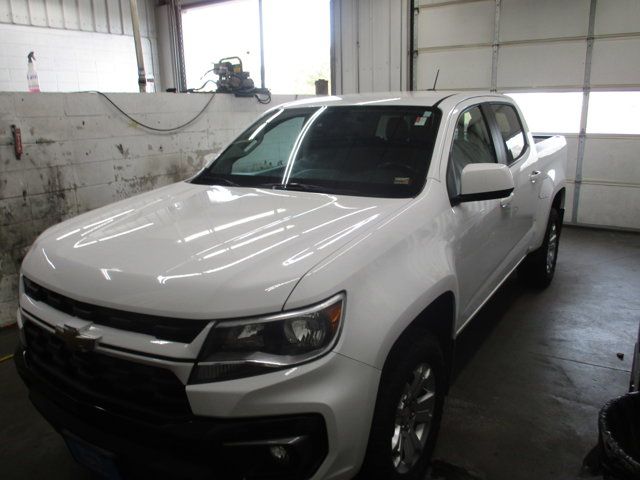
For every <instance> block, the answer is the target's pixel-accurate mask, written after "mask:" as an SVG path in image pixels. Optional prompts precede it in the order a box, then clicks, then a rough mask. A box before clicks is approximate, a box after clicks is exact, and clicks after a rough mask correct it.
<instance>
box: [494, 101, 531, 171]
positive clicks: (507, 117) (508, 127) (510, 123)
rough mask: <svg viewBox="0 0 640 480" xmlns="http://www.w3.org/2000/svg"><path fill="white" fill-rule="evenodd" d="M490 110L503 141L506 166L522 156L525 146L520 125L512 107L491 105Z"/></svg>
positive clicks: (497, 104)
mask: <svg viewBox="0 0 640 480" xmlns="http://www.w3.org/2000/svg"><path fill="white" fill-rule="evenodd" d="M491 109H492V110H493V115H494V117H495V119H496V123H497V124H498V129H499V130H500V135H502V140H503V141H504V147H505V151H506V153H507V164H509V165H511V164H512V163H513V162H515V161H516V160H518V159H519V158H520V157H521V156H522V154H523V153H524V151H525V148H526V146H527V141H526V139H525V136H524V130H523V128H522V123H521V122H520V118H519V117H518V113H517V112H516V109H515V108H513V105H509V104H506V103H492V104H491Z"/></svg>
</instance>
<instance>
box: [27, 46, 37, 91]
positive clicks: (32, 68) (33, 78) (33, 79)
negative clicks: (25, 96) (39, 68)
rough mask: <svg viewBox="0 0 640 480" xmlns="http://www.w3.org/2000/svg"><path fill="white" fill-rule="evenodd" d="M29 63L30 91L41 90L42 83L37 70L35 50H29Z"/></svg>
mask: <svg viewBox="0 0 640 480" xmlns="http://www.w3.org/2000/svg"><path fill="white" fill-rule="evenodd" d="M27 60H28V61H29V64H28V65H27V83H28V84H29V91H30V92H39V91H40V83H39V82H38V72H36V56H35V55H34V54H33V52H29V55H27Z"/></svg>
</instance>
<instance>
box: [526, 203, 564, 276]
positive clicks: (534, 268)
mask: <svg viewBox="0 0 640 480" xmlns="http://www.w3.org/2000/svg"><path fill="white" fill-rule="evenodd" d="M561 230H562V222H561V218H560V214H559V213H558V211H557V210H556V209H555V208H552V209H551V211H550V212H549V221H548V222H547V229H546V231H545V235H544V242H543V243H542V246H541V247H540V248H538V249H537V250H534V251H533V252H531V253H529V255H527V257H526V258H525V259H524V261H523V262H522V263H521V264H520V266H519V267H518V278H519V279H520V280H522V281H523V282H524V283H525V284H527V285H529V286H532V287H535V288H546V287H548V286H549V285H550V284H551V280H553V275H554V274H555V272H556V263H557V261H558V247H559V245H560V232H561ZM552 250H553V251H552ZM551 255H552V258H550V256H551Z"/></svg>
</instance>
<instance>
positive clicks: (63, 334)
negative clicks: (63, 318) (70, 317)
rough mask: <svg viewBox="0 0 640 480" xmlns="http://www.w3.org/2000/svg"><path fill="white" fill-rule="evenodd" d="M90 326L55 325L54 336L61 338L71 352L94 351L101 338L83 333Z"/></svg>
mask: <svg viewBox="0 0 640 480" xmlns="http://www.w3.org/2000/svg"><path fill="white" fill-rule="evenodd" d="M90 326H91V324H89V325H87V326H85V327H82V328H77V327H72V326H71V325H66V324H65V325H56V335H57V336H58V337H59V338H61V339H62V340H63V341H64V343H66V344H67V346H69V347H70V348H71V349H73V350H79V351H81V352H90V351H92V350H95V348H96V346H97V345H98V343H99V342H100V339H101V338H102V337H101V336H99V335H90V334H88V333H84V332H86V331H87V330H89V327H90Z"/></svg>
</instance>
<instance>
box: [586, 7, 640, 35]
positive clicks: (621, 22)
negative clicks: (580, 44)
mask: <svg viewBox="0 0 640 480" xmlns="http://www.w3.org/2000/svg"><path fill="white" fill-rule="evenodd" d="M638 31H640V2H638V0H600V1H599V2H598V9H597V11H596V24H595V34H596V35H608V34H616V33H634V32H638Z"/></svg>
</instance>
